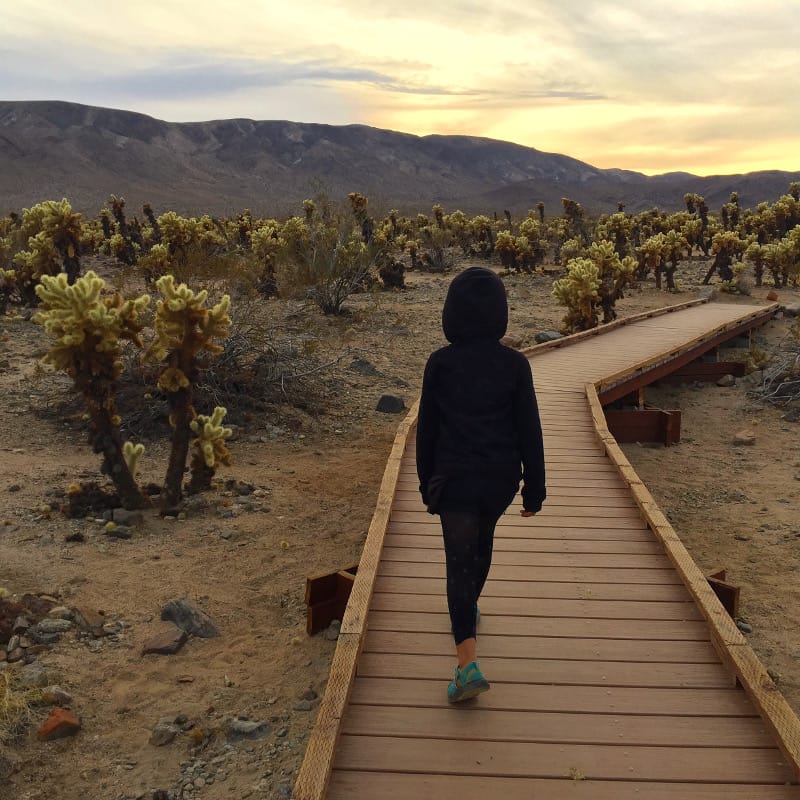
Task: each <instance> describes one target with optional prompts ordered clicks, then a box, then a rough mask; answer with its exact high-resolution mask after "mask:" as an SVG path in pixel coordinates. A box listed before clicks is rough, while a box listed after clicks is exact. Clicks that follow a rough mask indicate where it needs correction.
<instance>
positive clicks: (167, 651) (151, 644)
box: [142, 625, 189, 656]
mask: <svg viewBox="0 0 800 800" xmlns="http://www.w3.org/2000/svg"><path fill="white" fill-rule="evenodd" d="M188 638H189V635H188V634H187V633H186V631H182V630H180V628H176V627H175V626H174V625H169V626H168V627H164V628H162V629H161V630H160V631H159V632H158V633H157V634H156V635H155V636H152V637H151V638H150V639H148V640H147V641H146V642H145V643H144V645H143V646H142V655H143V656H146V655H159V656H171V655H174V654H175V653H177V652H178V650H180V649H181V647H183V645H184V644H185V643H186V640H187V639H188Z"/></svg>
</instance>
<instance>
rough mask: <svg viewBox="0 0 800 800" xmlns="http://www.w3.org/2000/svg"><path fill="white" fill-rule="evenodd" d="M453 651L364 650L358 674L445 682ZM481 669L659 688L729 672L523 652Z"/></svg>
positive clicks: (521, 678) (501, 679) (519, 676)
mask: <svg viewBox="0 0 800 800" xmlns="http://www.w3.org/2000/svg"><path fill="white" fill-rule="evenodd" d="M453 651H454V654H453V655H452V656H445V655H442V656H417V655H402V654H399V655H396V656H393V657H392V658H391V659H387V658H386V656H384V655H381V654H380V653H364V654H363V655H362V656H361V658H360V659H359V662H358V675H359V678H361V677H362V676H365V677H372V678H395V677H397V675H406V676H408V675H413V676H414V680H438V681H440V683H442V684H443V687H442V688H443V689H444V686H446V685H447V681H448V680H449V679H450V678H451V677H452V676H453V661H454V658H455V648H453ZM481 669H482V670H483V671H484V673H485V674H486V676H487V677H488V679H489V680H490V681H491V683H492V686H494V685H495V684H496V683H514V684H518V683H525V684H546V685H548V686H549V685H552V684H558V685H560V686H638V687H640V688H644V687H653V688H656V689H670V688H672V689H686V688H698V689H726V688H730V687H731V685H732V684H731V679H730V676H729V675H728V673H726V672H725V670H724V669H723V668H722V667H721V666H720V665H718V664H624V663H621V662H605V661H561V660H548V659H538V658H537V659H522V658H481Z"/></svg>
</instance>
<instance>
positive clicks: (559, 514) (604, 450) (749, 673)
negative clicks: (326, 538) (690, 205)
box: [294, 304, 800, 800]
mask: <svg viewBox="0 0 800 800" xmlns="http://www.w3.org/2000/svg"><path fill="white" fill-rule="evenodd" d="M687 306H688V307H682V308H681V309H680V310H675V311H673V312H672V313H660V314H655V315H647V316H646V317H645V315H641V316H642V317H644V318H642V319H638V320H637V321H635V322H628V321H626V324H619V325H615V326H607V327H606V328H604V329H601V330H602V331H603V332H602V333H601V334H599V335H588V334H587V335H580V336H577V337H570V339H569V340H564V342H563V343H553V344H552V345H551V346H544V347H538V348H532V349H531V350H530V351H529V355H530V357H531V359H532V366H533V372H534V380H535V383H536V392H537V397H538V400H539V406H540V411H541V416H542V424H543V429H544V436H545V454H546V463H547V490H548V494H547V501H546V502H545V505H544V508H543V509H542V512H541V513H540V514H538V515H537V516H536V517H533V518H528V519H523V518H521V517H520V516H519V514H518V510H519V507H520V506H519V500H517V503H516V504H515V505H514V506H512V507H511V508H510V509H509V511H508V513H507V514H506V515H505V516H504V517H503V519H501V521H500V523H499V525H498V528H497V533H496V539H495V551H494V559H493V566H492V571H491V574H490V576H489V581H488V583H487V585H486V588H485V590H484V594H483V597H482V599H481V611H482V615H483V616H482V620H481V625H480V629H479V634H478V635H479V640H478V652H479V658H480V663H481V667H482V669H483V670H484V672H485V673H486V675H487V677H488V678H489V680H490V681H491V684H492V688H491V691H489V692H488V693H486V694H484V695H481V696H480V697H479V698H478V699H476V700H474V701H470V702H468V703H466V704H464V705H463V706H458V707H450V706H449V705H448V703H447V701H446V698H445V687H446V685H447V681H448V680H449V678H450V676H451V675H452V669H453V664H454V655H453V643H452V638H451V636H450V632H449V618H448V614H447V603H446V597H445V581H444V576H445V566H444V553H443V549H442V543H441V531H440V527H439V525H438V518H436V517H432V516H430V515H428V514H427V513H426V511H425V509H424V507H423V506H422V504H421V501H420V498H419V494H418V491H417V487H418V482H417V478H416V470H415V460H414V446H413V424H414V420H415V412H412V414H411V415H409V418H408V419H407V420H406V421H405V422H404V423H403V424H402V425H401V428H400V432H399V433H398V436H397V439H396V442H395V447H394V449H393V451H392V454H391V456H390V458H389V463H388V466H387V470H386V474H385V476H384V482H383V486H382V489H381V494H380V497H379V501H378V507H377V510H376V513H375V517H374V518H373V523H372V526H371V528H370V532H369V535H368V538H367V543H366V545H365V549H364V555H363V557H362V560H361V564H360V567H359V571H358V575H357V578H356V582H355V585H354V588H353V593H352V595H351V598H350V603H349V605H348V610H347V612H346V614H345V619H344V621H343V624H342V633H341V635H340V640H339V643H338V646H337V651H336V654H335V656H334V660H333V664H332V668H331V676H330V680H329V683H328V688H327V691H326V694H325V697H324V699H323V702H322V706H321V708H320V713H319V717H318V720H317V725H316V728H315V730H314V732H313V734H312V737H311V740H310V742H309V746H308V749H307V752H306V757H305V760H304V762H303V767H302V769H301V772H300V775H299V778H298V781H297V784H296V786H295V791H294V797H295V798H297V800H317V799H318V798H322V797H328V798H347V799H348V800H352V799H353V798H380V799H381V800H401V799H402V800H405V799H410V798H413V800H424V799H425V798H429V797H430V798H436V799H437V800H456V799H458V800H473V799H474V800H493V798H503V799H504V800H505V799H506V798H507V799H508V800H522V798H525V799H526V800H528V799H529V798H540V799H541V800H562V799H564V798H570V799H571V798H591V800H628V798H648V799H651V800H662V799H663V800H667V798H669V800H722V799H723V798H725V800H745V798H746V799H747V800H778V798H780V799H781V800H785V799H786V798H800V786H798V783H800V780H799V779H800V773H799V772H798V764H799V763H800V759H799V756H800V723H798V720H797V717H796V716H795V715H794V713H793V712H792V711H791V709H790V708H789V707H788V706H787V705H786V703H785V701H784V700H783V698H782V697H781V695H780V693H779V692H778V691H777V689H776V687H775V686H774V684H773V683H772V681H771V680H770V679H769V677H768V675H767V674H766V672H765V670H764V668H763V666H762V665H761V664H760V662H758V660H757V659H756V657H755V655H754V654H753V652H752V650H751V649H750V647H749V646H748V645H747V643H746V641H745V640H744V638H743V637H742V636H741V634H740V633H739V631H738V629H737V628H736V626H735V625H734V624H733V622H732V621H731V620H730V619H729V618H728V617H727V615H726V614H725V612H724V610H722V607H721V606H720V604H719V603H718V601H717V599H716V597H715V596H714V594H713V592H712V591H711V590H710V588H709V587H708V584H707V582H706V581H705V579H704V578H703V576H702V575H701V574H700V572H699V570H698V569H697V567H696V566H695V565H694V562H693V561H692V560H691V558H690V557H689V555H688V553H687V552H686V551H685V549H684V548H683V546H682V545H681V543H680V540H679V539H678V537H677V536H676V534H675V532H674V531H673V529H672V528H671V526H670V525H669V523H668V522H667V520H666V518H665V517H664V516H663V514H661V512H660V511H659V510H658V508H657V507H656V505H655V503H654V502H653V501H652V498H651V497H650V495H649V494H648V492H647V490H646V488H645V487H644V486H643V485H642V484H641V481H640V480H639V479H638V477H637V476H636V474H635V472H634V471H633V470H632V468H631V467H630V465H629V464H628V462H627V461H626V459H625V457H624V455H623V454H622V451H621V450H620V449H619V447H618V446H617V445H616V442H615V441H614V440H613V438H612V437H611V436H610V434H609V433H608V431H607V429H606V428H605V423H604V419H603V413H602V407H601V406H600V402H599V400H598V399H597V393H596V391H595V387H599V391H600V393H601V395H603V393H604V392H605V393H606V395H607V396H613V394H614V391H615V387H622V388H620V390H619V391H620V392H621V391H625V390H626V388H627V387H628V386H629V385H630V381H631V380H632V379H633V378H634V377H636V376H639V379H640V380H642V381H646V377H644V378H642V375H643V373H647V371H648V370H651V371H652V370H657V369H661V370H662V371H663V369H664V368H665V363H668V362H674V363H679V362H680V361H681V359H683V361H686V360H687V359H688V358H690V357H692V358H693V357H696V355H697V354H698V353H700V352H702V351H703V350H708V349H710V348H712V347H713V346H714V344H715V343H719V342H720V341H723V340H724V339H726V338H731V337H732V336H734V335H736V333H737V332H740V331H742V330H746V329H747V328H750V327H754V326H755V325H757V324H760V323H762V322H763V321H765V320H766V319H767V318H768V317H769V316H770V314H771V313H772V310H773V309H764V308H754V307H753V306H741V305H726V304H687ZM409 434H412V435H409ZM667 479H668V476H667ZM737 679H738V680H737Z"/></svg>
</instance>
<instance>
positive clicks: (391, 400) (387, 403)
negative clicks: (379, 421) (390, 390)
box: [375, 394, 406, 414]
mask: <svg viewBox="0 0 800 800" xmlns="http://www.w3.org/2000/svg"><path fill="white" fill-rule="evenodd" d="M405 408H406V404H405V401H404V400H403V398H402V397H396V396H395V395H391V394H384V395H382V396H381V399H380V400H378V405H377V406H376V407H375V410H376V411H380V412H381V413H382V414H400V413H402V412H403V411H404V410H405Z"/></svg>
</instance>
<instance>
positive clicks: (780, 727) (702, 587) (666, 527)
mask: <svg viewBox="0 0 800 800" xmlns="http://www.w3.org/2000/svg"><path fill="white" fill-rule="evenodd" d="M586 397H587V400H588V402H589V406H590V408H591V414H592V418H593V420H594V424H595V427H596V429H597V435H598V438H599V439H600V441H601V442H602V443H603V445H604V446H605V449H606V453H607V454H608V457H609V458H610V459H611V461H612V462H613V463H614V464H615V466H616V467H617V469H618V470H619V472H620V475H621V476H622V478H623V479H624V480H625V481H626V482H627V483H628V485H629V486H630V490H631V493H632V494H633V497H634V499H635V500H636V503H637V504H638V506H639V508H640V509H641V512H642V516H643V517H644V519H645V521H646V522H647V523H648V525H649V526H650V528H651V530H652V531H653V533H654V534H655V536H656V538H657V539H658V540H659V541H660V542H661V544H662V545H663V547H664V551H665V552H666V554H667V556H668V557H669V559H670V561H672V563H673V566H674V567H675V570H676V572H677V573H678V575H679V576H680V578H681V579H682V580H683V583H684V585H685V586H686V588H687V589H688V590H689V593H690V594H691V595H692V597H693V599H694V600H695V602H696V604H697V606H698V608H699V609H700V612H701V614H702V615H703V616H704V617H705V619H706V622H707V623H708V626H709V629H710V631H711V635H712V640H713V642H714V645H715V646H716V648H717V651H718V652H719V654H720V656H721V657H722V659H723V661H724V662H725V663H726V664H727V665H728V667H729V668H730V669H731V671H732V672H733V673H734V675H735V676H736V679H737V681H738V682H739V683H740V684H741V685H742V687H743V688H744V690H745V691H746V692H747V694H748V695H749V697H750V699H751V700H752V702H753V704H754V705H755V707H756V709H757V711H758V713H759V714H760V715H761V718H762V720H763V721H764V724H765V725H766V726H767V728H768V729H769V730H770V732H771V733H772V735H773V736H774V738H775V740H776V743H777V745H778V747H779V748H780V750H781V751H782V753H783V755H784V757H785V758H786V760H787V761H788V763H789V766H790V768H791V769H792V771H793V772H794V773H795V775H797V776H798V777H800V719H798V717H797V715H796V714H795V712H794V711H793V710H792V708H791V706H789V704H788V703H787V702H786V700H785V698H784V697H783V695H782V694H781V692H780V690H779V689H778V687H777V686H776V685H775V682H774V681H773V680H772V678H771V677H770V676H769V673H768V672H767V670H766V668H765V667H764V665H763V664H762V663H761V661H760V660H759V658H758V656H757V655H756V654H755V652H754V651H753V649H752V648H751V647H750V645H749V644H748V642H747V640H746V639H745V638H744V636H743V635H742V633H741V631H740V630H739V629H738V628H737V627H736V624H735V622H734V621H733V620H732V619H731V617H730V616H729V615H728V613H727V611H726V610H725V609H724V607H723V606H722V603H721V602H720V600H719V598H718V597H717V595H716V594H715V593H714V590H713V589H712V588H711V586H710V584H709V583H708V581H707V580H706V577H705V575H703V573H702V571H701V570H700V568H699V567H698V566H697V564H696V563H695V561H694V559H693V558H692V556H691V555H690V554H689V551H688V550H687V549H686V547H685V546H684V544H683V542H681V540H680V537H679V536H678V534H677V533H676V532H675V529H674V528H673V527H672V525H671V524H670V522H669V520H667V518H666V517H665V516H664V514H663V512H662V511H661V510H660V509H659V507H658V505H657V504H656V502H655V500H654V499H653V496H652V495H651V494H650V492H649V490H648V489H647V487H646V486H645V485H644V483H643V482H642V481H641V479H640V478H639V477H638V475H637V474H636V472H635V470H634V469H633V467H632V466H631V463H630V462H629V461H628V459H627V457H626V456H625V453H624V452H623V451H622V448H621V447H620V446H619V445H618V444H617V442H616V440H615V439H614V437H613V436H612V435H611V433H610V432H609V430H608V427H607V426H606V423H605V415H604V414H603V407H602V405H601V404H600V399H599V397H598V395H597V390H596V388H595V385H594V384H592V383H587V384H586Z"/></svg>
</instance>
